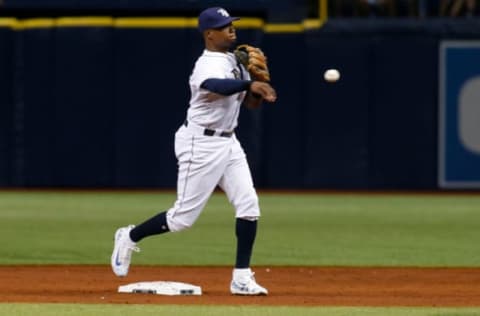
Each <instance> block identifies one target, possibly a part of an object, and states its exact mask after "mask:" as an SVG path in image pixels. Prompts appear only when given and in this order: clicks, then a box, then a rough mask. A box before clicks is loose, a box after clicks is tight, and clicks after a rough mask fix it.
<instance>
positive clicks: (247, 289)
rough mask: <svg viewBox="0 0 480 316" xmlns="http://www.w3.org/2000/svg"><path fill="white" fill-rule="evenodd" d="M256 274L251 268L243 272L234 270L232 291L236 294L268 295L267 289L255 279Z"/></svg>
mask: <svg viewBox="0 0 480 316" xmlns="http://www.w3.org/2000/svg"><path fill="white" fill-rule="evenodd" d="M254 274H255V273H254V272H252V271H250V269H248V271H245V272H242V273H236V272H235V271H234V273H233V279H232V283H231V284H230V292H231V293H232V294H234V295H267V294H268V291H267V289H266V288H264V287H263V286H260V285H259V284H258V283H257V282H256V281H255V278H254Z"/></svg>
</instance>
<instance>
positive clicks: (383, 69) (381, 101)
mask: <svg viewBox="0 0 480 316" xmlns="http://www.w3.org/2000/svg"><path fill="white" fill-rule="evenodd" d="M372 53H373V60H374V64H373V67H372V71H371V75H372V78H371V80H372V82H371V87H372V88H373V89H374V90H373V91H372V95H373V96H374V99H373V100H372V101H373V102H371V114H370V124H369V125H370V146H369V148H370V166H369V170H370V174H369V177H370V178H369V182H370V185H371V186H372V187H374V188H410V189H425V188H432V187H434V186H435V182H436V170H437V163H436V161H437V147H436V135H437V117H438V115H437V95H438V93H437V86H438V80H437V79H436V78H437V75H438V71H437V68H438V58H437V57H436V56H437V54H438V41H437V40H436V39H432V38H425V37H412V36H409V37H405V36H390V37H385V38H384V37H381V38H379V39H378V40H376V41H373V42H372Z"/></svg>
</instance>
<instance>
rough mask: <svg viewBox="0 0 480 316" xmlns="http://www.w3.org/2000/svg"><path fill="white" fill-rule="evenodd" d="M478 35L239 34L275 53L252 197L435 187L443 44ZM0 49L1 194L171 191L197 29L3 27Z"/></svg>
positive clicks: (437, 27) (258, 133) (245, 115)
mask: <svg viewBox="0 0 480 316" xmlns="http://www.w3.org/2000/svg"><path fill="white" fill-rule="evenodd" d="M470 23H474V24H475V22H470ZM474 30H480V28H478V27H476V26H475V25H473V26H472V24H468V25H467V24H458V23H456V24H453V22H451V21H435V22H433V23H431V24H424V23H422V22H419V21H396V22H395V23H393V22H385V23H377V24H373V23H370V22H368V21H363V22H358V21H357V22H354V21H349V22H347V21H331V22H329V23H327V24H326V25H325V26H324V27H323V28H322V29H320V30H310V31H306V32H301V33H284V34H282V33H264V32H263V31H262V29H259V28H256V27H252V28H240V29H239V31H238V32H239V38H240V39H241V41H242V42H246V43H252V44H254V45H259V46H261V47H262V48H263V49H264V51H265V52H266V53H267V55H268V56H269V63H270V67H271V74H272V78H273V81H272V83H273V85H274V86H275V87H276V88H277V90H278V94H279V99H278V102H277V103H276V104H265V105H264V106H263V107H262V108H261V109H259V110H257V111H249V110H246V109H243V110H242V112H241V116H240V121H241V122H240V127H239V129H238V131H237V132H238V137H239V138H240V139H241V140H242V143H243V146H244V148H245V150H246V152H247V157H248V159H249V161H250V163H251V167H252V171H253V176H254V179H255V183H256V186H257V187H263V188H329V189H366V188H388V189H434V188H436V170H437V162H436V161H437V153H436V150H437V132H436V130H437V98H438V97H437V95H438V89H437V86H438V73H437V67H438V45H439V42H440V40H441V39H443V38H450V39H451V38H465V39H472V38H478V36H480V32H478V33H479V34H477V33H476V31H474ZM0 45H2V46H1V47H2V49H1V51H0V66H1V69H2V72H1V73H0V81H1V82H0V83H2V93H1V94H0V106H1V108H0V114H1V118H0V120H1V123H2V124H1V126H0V154H1V157H0V185H2V186H19V187H161V188H170V187H174V186H175V182H176V160H175V157H174V153H173V137H174V133H175V130H176V129H177V128H178V126H179V125H180V124H181V123H182V122H183V120H184V118H185V111H186V109H187V103H188V98H189V91H188V76H189V74H190V72H191V69H192V67H193V63H194V61H195V59H196V57H197V56H198V55H199V54H200V53H201V50H202V42H201V39H200V37H199V34H198V32H197V31H196V30H195V29H194V28H173V29H172V28H141V27H140V28H138V27H133V28H128V27H113V26H112V25H106V26H89V27H85V26H82V27H72V26H70V27H60V26H58V25H57V26H52V27H42V28H26V29H16V30H15V31H13V30H12V29H11V28H8V27H3V28H0ZM327 68H338V69H340V70H341V72H342V78H341V80H340V81H339V82H338V83H336V84H328V83H326V82H324V81H323V79H322V74H323V71H324V70H325V69H327ZM5 69H11V70H10V71H4V70H5ZM412 74H413V75H412Z"/></svg>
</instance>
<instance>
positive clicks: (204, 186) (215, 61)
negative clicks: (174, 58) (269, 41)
mask: <svg viewBox="0 0 480 316" xmlns="http://www.w3.org/2000/svg"><path fill="white" fill-rule="evenodd" d="M211 78H217V79H224V78H230V79H244V80H250V75H249V74H248V72H247V71H246V70H245V68H244V67H243V66H241V65H238V64H237V61H236V59H235V56H234V55H233V54H232V53H220V52H212V51H208V50H204V52H203V54H202V55H201V56H200V57H199V58H198V60H197V61H196V63H195V67H194V69H193V72H192V74H191V76H190V89H191V99H190V106H189V109H188V112H187V120H186V122H185V124H183V125H182V126H181V127H180V128H179V129H178V131H177V132H176V134H175V155H176V157H177V159H178V179H177V200H176V201H175V204H174V206H173V207H172V208H171V209H169V210H168V211H167V223H168V227H169V229H170V231H180V230H182V229H186V228H189V227H191V226H192V225H193V223H194V222H195V220H196V219H197V218H198V216H199V215H200V213H201V212H202V210H203V208H204V206H205V204H206V203H207V200H208V198H209V197H210V195H211V194H212V192H213V191H214V189H215V188H216V186H217V185H219V186H220V188H222V190H223V191H225V193H226V194H227V197H228V200H229V201H230V203H232V205H233V206H234V208H235V216H236V217H237V218H243V219H248V220H256V219H258V217H259V216H260V209H259V205H258V197H257V194H256V191H255V188H254V186H253V181H252V176H251V174H250V169H249V166H248V163H247V159H246V156H245V153H244V151H243V148H242V147H241V145H240V143H239V141H238V140H237V138H236V137H235V134H234V133H233V131H234V129H235V127H236V126H237V122H238V116H239V113H240V107H241V105H242V102H243V100H244V98H245V96H246V93H247V92H246V91H242V92H239V93H235V94H232V95H230V96H223V95H219V94H216V93H213V92H210V91H208V90H206V89H203V88H201V87H200V85H201V84H202V83H203V82H204V81H205V80H206V79H211ZM206 130H207V131H206Z"/></svg>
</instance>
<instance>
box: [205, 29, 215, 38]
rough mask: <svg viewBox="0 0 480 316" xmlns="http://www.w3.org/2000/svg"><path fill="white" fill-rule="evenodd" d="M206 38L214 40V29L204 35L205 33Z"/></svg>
mask: <svg viewBox="0 0 480 316" xmlns="http://www.w3.org/2000/svg"><path fill="white" fill-rule="evenodd" d="M203 35H204V37H205V38H207V39H209V40H211V39H212V35H213V30H212V29H209V30H206V31H205V32H204V33H203Z"/></svg>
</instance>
